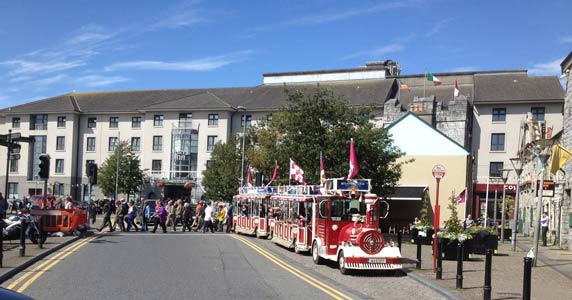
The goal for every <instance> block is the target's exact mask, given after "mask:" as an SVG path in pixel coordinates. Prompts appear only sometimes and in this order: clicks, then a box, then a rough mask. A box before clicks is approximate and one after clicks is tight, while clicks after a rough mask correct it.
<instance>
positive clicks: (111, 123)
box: [109, 117, 119, 128]
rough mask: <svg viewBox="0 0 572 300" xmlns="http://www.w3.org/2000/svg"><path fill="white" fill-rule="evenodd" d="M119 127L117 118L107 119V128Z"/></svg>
mask: <svg viewBox="0 0 572 300" xmlns="http://www.w3.org/2000/svg"><path fill="white" fill-rule="evenodd" d="M117 127H119V117H109V128H117Z"/></svg>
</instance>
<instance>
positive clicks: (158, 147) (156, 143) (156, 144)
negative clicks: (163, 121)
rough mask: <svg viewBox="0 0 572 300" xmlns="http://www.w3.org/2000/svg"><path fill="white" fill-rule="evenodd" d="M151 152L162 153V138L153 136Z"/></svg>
mask: <svg viewBox="0 0 572 300" xmlns="http://www.w3.org/2000/svg"><path fill="white" fill-rule="evenodd" d="M153 151H163V136H162V135H154V136H153Z"/></svg>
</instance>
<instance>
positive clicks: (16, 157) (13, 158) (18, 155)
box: [10, 154, 20, 160]
mask: <svg viewBox="0 0 572 300" xmlns="http://www.w3.org/2000/svg"><path fill="white" fill-rule="evenodd" d="M10 159H12V160H19V159H20V154H10Z"/></svg>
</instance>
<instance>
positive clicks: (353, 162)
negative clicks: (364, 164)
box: [348, 139, 359, 179]
mask: <svg viewBox="0 0 572 300" xmlns="http://www.w3.org/2000/svg"><path fill="white" fill-rule="evenodd" d="M358 172H359V168H358V163H357V158H356V152H355V150H354V139H350V172H349V174H348V179H352V178H354V177H355V176H357V174H358Z"/></svg>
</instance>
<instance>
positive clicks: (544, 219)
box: [540, 212, 550, 247]
mask: <svg viewBox="0 0 572 300" xmlns="http://www.w3.org/2000/svg"><path fill="white" fill-rule="evenodd" d="M549 222H550V218H549V217H548V215H546V212H543V213H542V218H540V226H541V227H542V246H544V247H546V242H547V241H546V233H547V232H548V223H549Z"/></svg>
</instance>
